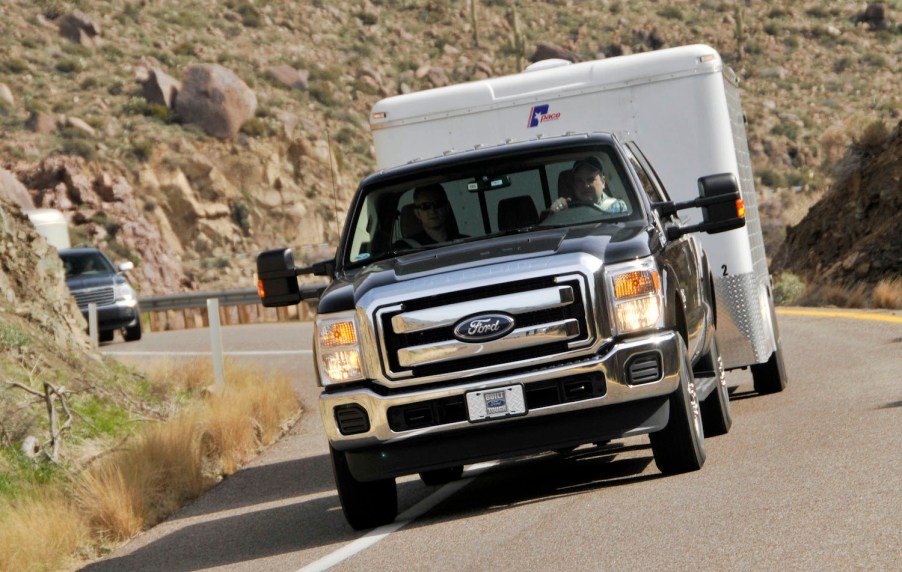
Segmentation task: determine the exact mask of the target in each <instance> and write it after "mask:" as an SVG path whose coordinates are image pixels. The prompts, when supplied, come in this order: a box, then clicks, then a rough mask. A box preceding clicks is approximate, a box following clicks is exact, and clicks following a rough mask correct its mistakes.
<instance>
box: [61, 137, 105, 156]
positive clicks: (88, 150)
mask: <svg viewBox="0 0 902 572" xmlns="http://www.w3.org/2000/svg"><path fill="white" fill-rule="evenodd" d="M60 151H61V152H62V153H63V154H64V155H78V156H79V157H84V158H85V159H88V160H91V159H94V158H95V157H96V156H97V147H96V146H95V145H94V143H92V142H91V141H87V140H85V139H64V140H63V144H62V146H61V147H60Z"/></svg>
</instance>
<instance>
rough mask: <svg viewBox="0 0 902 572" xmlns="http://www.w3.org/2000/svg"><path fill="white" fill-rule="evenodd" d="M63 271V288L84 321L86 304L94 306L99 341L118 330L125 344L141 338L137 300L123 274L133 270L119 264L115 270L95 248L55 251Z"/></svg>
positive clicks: (127, 263) (128, 265) (123, 264)
mask: <svg viewBox="0 0 902 572" xmlns="http://www.w3.org/2000/svg"><path fill="white" fill-rule="evenodd" d="M59 256H60V258H61V259H62V261H63V266H65V268H66V285H67V286H69V290H70V291H71V292H72V295H73V296H75V301H76V302H77V303H78V309H79V310H81V313H82V315H84V317H85V319H88V304H90V303H91V302H93V303H95V304H97V329H98V334H99V338H100V341H101V342H109V341H112V340H113V335H114V334H115V332H116V330H119V329H121V330H122V337H123V338H124V339H125V341H127V342H131V341H135V340H140V339H141V314H140V312H139V311H138V297H137V295H136V294H135V290H134V289H133V288H132V287H131V285H130V284H129V283H128V281H127V280H126V279H125V276H123V273H124V272H126V271H128V270H131V269H132V268H134V267H135V265H134V264H132V263H131V262H123V263H121V264H119V266H118V268H117V267H115V266H113V263H112V262H110V259H109V258H107V257H106V255H104V254H103V253H102V252H100V251H99V250H97V249H96V248H68V249H64V250H60V251H59Z"/></svg>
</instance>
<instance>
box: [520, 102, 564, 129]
mask: <svg viewBox="0 0 902 572" xmlns="http://www.w3.org/2000/svg"><path fill="white" fill-rule="evenodd" d="M560 118H561V114H560V112H558V113H548V104H547V103H545V104H542V105H533V106H532V108H531V109H530V110H529V124H528V125H527V126H526V127H527V128H532V127H538V126H539V123H545V122H546V121H554V120H556V119H560Z"/></svg>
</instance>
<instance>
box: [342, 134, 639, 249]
mask: <svg viewBox="0 0 902 572" xmlns="http://www.w3.org/2000/svg"><path fill="white" fill-rule="evenodd" d="M451 169H453V172H444V173H437V172H436V171H430V172H428V173H426V174H422V175H421V176H420V177H419V178H411V179H408V180H404V181H401V182H398V181H392V182H391V183H383V184H382V185H381V186H373V187H372V188H369V189H364V191H363V192H364V193H365V195H366V196H365V198H364V199H363V201H362V202H360V203H359V205H358V209H357V211H356V212H355V213H354V214H353V217H354V218H353V222H352V224H351V226H350V228H351V234H350V242H349V244H348V245H347V246H346V248H345V252H344V257H345V258H344V263H345V264H346V265H351V266H354V265H362V264H367V263H370V262H374V261H376V260H382V259H385V258H389V257H393V256H398V255H402V254H405V253H410V252H414V251H417V250H423V249H429V248H436V247H440V246H443V245H446V244H449V243H454V242H461V241H474V240H481V239H485V238H488V237H492V236H497V235H499V234H509V233H515V232H527V231H530V230H535V229H541V228H550V227H560V226H573V225H581V224H598V223H610V224H616V223H619V222H623V221H626V220H632V219H637V218H640V217H642V216H643V215H642V212H641V209H640V207H639V202H638V199H637V198H636V195H635V192H634V190H633V187H632V185H631V183H630V180H629V178H628V177H627V175H626V171H625V169H624V167H623V165H622V163H621V161H620V159H619V156H618V155H617V154H616V152H615V151H614V149H613V148H610V147H600V148H599V147H595V148H592V149H591V150H588V151H582V152H579V153H574V152H567V153H560V152H558V153H556V154H554V155H548V154H543V155H541V156H535V155H533V156H526V157H524V156H517V157H509V158H505V159H503V160H497V159H495V160H493V161H491V162H487V161H474V162H472V163H465V164H460V163H456V164H454V165H453V167H451V168H449V170H451Z"/></svg>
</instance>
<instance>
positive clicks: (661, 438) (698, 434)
mask: <svg viewBox="0 0 902 572" xmlns="http://www.w3.org/2000/svg"><path fill="white" fill-rule="evenodd" d="M680 353H681V358H680V359H681V360H682V367H681V368H680V386H679V387H678V388H677V390H676V391H674V392H673V393H672V394H671V395H670V399H669V404H670V420H669V421H668V422H667V426H666V427H664V428H663V429H661V430H660V431H657V432H655V433H651V434H650V435H649V436H648V437H649V439H650V440H651V450H652V453H653V454H654V457H655V464H656V465H657V466H658V469H659V470H660V471H661V472H662V473H664V474H665V475H677V474H680V473H688V472H690V471H697V470H699V469H701V468H702V465H704V464H705V457H706V453H705V432H704V430H703V429H702V415H701V411H700V407H699V403H698V395H696V393H695V379H694V378H693V376H692V366H691V365H689V359H688V357H687V356H686V346H685V344H681V352H680Z"/></svg>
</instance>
